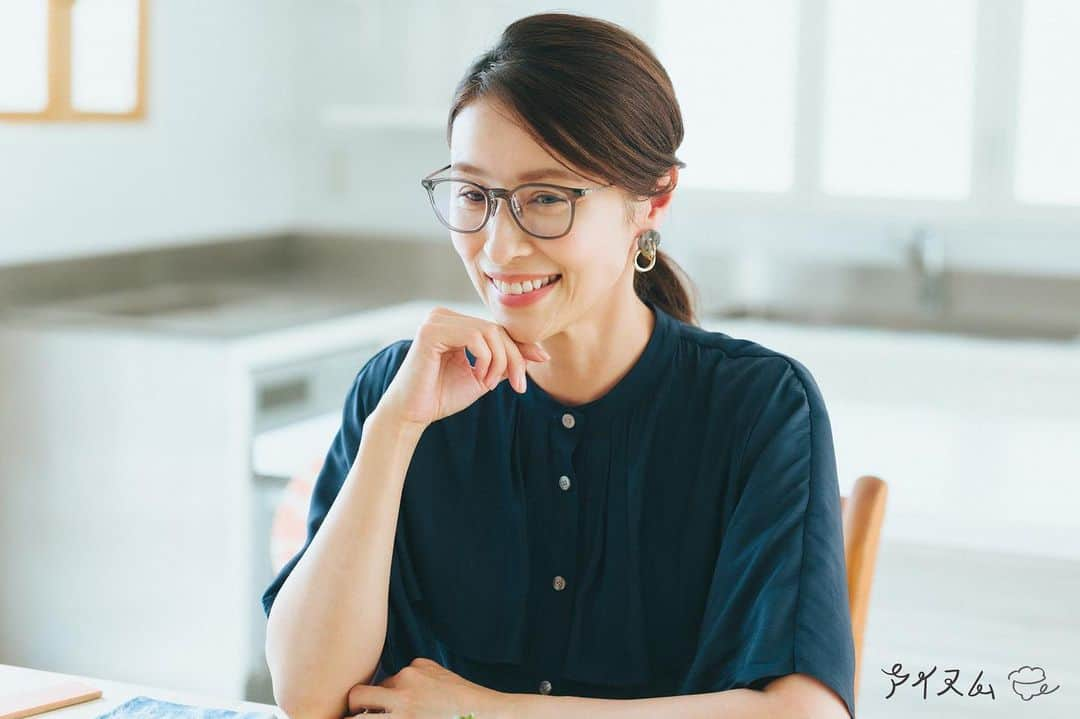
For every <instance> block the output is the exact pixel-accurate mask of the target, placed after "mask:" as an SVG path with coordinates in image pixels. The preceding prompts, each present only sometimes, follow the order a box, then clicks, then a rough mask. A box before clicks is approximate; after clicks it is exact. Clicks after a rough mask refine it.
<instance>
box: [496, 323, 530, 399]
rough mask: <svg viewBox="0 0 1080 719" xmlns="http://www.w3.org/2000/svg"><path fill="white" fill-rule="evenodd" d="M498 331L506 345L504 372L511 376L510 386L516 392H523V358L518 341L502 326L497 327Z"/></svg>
mask: <svg viewBox="0 0 1080 719" xmlns="http://www.w3.org/2000/svg"><path fill="white" fill-rule="evenodd" d="M499 333H500V335H501V336H502V339H503V343H504V344H505V346H506V358H507V363H508V364H509V367H508V368H507V371H506V374H507V376H509V377H511V378H512V380H511V382H510V384H511V386H512V387H513V388H514V389H515V390H517V392H518V394H524V393H525V358H524V357H522V356H521V350H520V349H518V343H517V342H515V341H514V340H513V338H512V337H510V334H509V333H508V332H507V331H506V329H505V328H504V327H501V326H500V327H499Z"/></svg>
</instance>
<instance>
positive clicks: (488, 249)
mask: <svg viewBox="0 0 1080 719" xmlns="http://www.w3.org/2000/svg"><path fill="white" fill-rule="evenodd" d="M505 199H506V198H503V197H499V198H496V200H495V209H494V210H493V211H492V213H491V219H489V220H488V224H487V227H485V228H484V231H485V232H486V233H487V238H486V239H485V241H484V252H485V254H487V256H488V257H489V258H491V261H492V262H493V263H495V264H496V265H500V266H504V267H505V266H508V265H510V264H511V262H510V260H511V259H512V258H514V257H515V256H517V255H519V254H521V253H522V250H523V249H527V248H528V247H529V246H530V243H529V237H528V235H527V234H525V232H523V231H522V229H521V228H520V227H518V224H517V222H515V220H514V218H513V217H511V216H510V213H511V212H513V210H512V209H510V207H509V206H508V207H507V208H506V212H505V213H501V214H500V213H499V210H500V209H502V206H503V205H509V203H508V202H503V200H505Z"/></svg>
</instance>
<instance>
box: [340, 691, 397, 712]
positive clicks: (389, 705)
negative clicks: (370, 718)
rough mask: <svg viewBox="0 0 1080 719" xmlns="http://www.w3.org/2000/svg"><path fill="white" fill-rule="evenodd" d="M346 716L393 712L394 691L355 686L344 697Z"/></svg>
mask: <svg viewBox="0 0 1080 719" xmlns="http://www.w3.org/2000/svg"><path fill="white" fill-rule="evenodd" d="M346 701H347V705H348V712H347V713H348V714H361V713H365V712H364V710H365V709H366V710H367V711H366V713H367V714H372V713H378V712H382V713H386V712H390V711H393V702H394V690H393V689H389V688H387V687H381V686H378V685H374V684H355V685H353V687H352V688H351V689H349V693H348V695H347V696H346Z"/></svg>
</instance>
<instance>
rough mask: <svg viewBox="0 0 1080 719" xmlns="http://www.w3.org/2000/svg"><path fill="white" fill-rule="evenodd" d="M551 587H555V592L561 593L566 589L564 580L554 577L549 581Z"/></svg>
mask: <svg viewBox="0 0 1080 719" xmlns="http://www.w3.org/2000/svg"><path fill="white" fill-rule="evenodd" d="M551 586H553V587H555V591H556V592H561V591H562V590H564V589H566V580H565V579H563V578H562V577H560V576H558V575H556V576H555V578H554V579H553V580H551Z"/></svg>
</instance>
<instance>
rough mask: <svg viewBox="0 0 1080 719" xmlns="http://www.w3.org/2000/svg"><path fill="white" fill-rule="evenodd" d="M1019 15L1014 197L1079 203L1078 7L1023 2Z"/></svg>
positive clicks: (1042, 0)
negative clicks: (1021, 21) (1018, 88)
mask: <svg viewBox="0 0 1080 719" xmlns="http://www.w3.org/2000/svg"><path fill="white" fill-rule="evenodd" d="M1023 13H1024V19H1023V31H1022V33H1023V34H1022V35H1021V55H1020V102H1019V106H1020V112H1019V118H1018V121H1017V122H1018V128H1017V158H1016V178H1015V183H1016V184H1015V192H1016V196H1017V199H1018V200H1021V201H1023V202H1039V203H1080V84H1078V81H1077V78H1076V72H1075V68H1080V45H1077V42H1076V38H1077V37H1078V36H1080V3H1077V2H1076V0H1027V2H1026V3H1025V4H1024V10H1023ZM1068 68H1073V69H1072V70H1069V69H1068Z"/></svg>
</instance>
